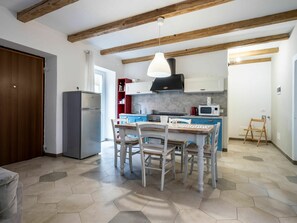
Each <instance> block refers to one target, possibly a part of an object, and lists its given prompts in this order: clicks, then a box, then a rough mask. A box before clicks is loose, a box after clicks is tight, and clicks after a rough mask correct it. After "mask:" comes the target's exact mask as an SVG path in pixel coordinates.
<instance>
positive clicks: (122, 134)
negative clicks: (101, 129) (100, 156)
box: [119, 128, 126, 175]
mask: <svg viewBox="0 0 297 223" xmlns="http://www.w3.org/2000/svg"><path fill="white" fill-rule="evenodd" d="M119 133H120V138H121V150H120V171H121V175H124V167H125V155H126V146H125V129H122V128H120V129H119Z"/></svg>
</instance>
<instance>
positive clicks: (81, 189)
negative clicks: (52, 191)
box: [72, 180, 100, 194]
mask: <svg viewBox="0 0 297 223" xmlns="http://www.w3.org/2000/svg"><path fill="white" fill-rule="evenodd" d="M99 188H100V183H99V182H97V181H94V180H92V181H91V180H88V181H83V182H80V183H79V184H76V185H74V186H72V192H73V193H74V194H91V193H93V192H95V191H96V190H98V189H99Z"/></svg>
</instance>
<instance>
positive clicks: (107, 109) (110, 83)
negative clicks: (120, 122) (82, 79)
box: [94, 66, 116, 141]
mask: <svg viewBox="0 0 297 223" xmlns="http://www.w3.org/2000/svg"><path fill="white" fill-rule="evenodd" d="M94 75H95V78H94V79H95V86H94V90H95V92H96V93H101V140H102V141H105V140H108V139H112V130H111V127H110V120H111V119H112V118H114V116H115V104H116V103H115V76H116V75H115V72H114V71H111V70H108V69H106V68H103V67H99V66H95V68H94Z"/></svg>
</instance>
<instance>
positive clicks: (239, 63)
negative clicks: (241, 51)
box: [228, 57, 271, 66]
mask: <svg viewBox="0 0 297 223" xmlns="http://www.w3.org/2000/svg"><path fill="white" fill-rule="evenodd" d="M270 61H271V57H266V58H258V59H251V60H242V61H240V62H230V63H229V64H228V65H229V66H234V65H241V64H250V63H263V62H270Z"/></svg>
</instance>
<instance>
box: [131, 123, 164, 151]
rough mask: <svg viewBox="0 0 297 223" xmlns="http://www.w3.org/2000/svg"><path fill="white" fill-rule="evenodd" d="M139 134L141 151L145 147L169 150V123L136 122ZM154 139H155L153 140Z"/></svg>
mask: <svg viewBox="0 0 297 223" xmlns="http://www.w3.org/2000/svg"><path fill="white" fill-rule="evenodd" d="M136 127H137V132H138V136H139V146H140V151H143V150H144V149H145V148H149V149H158V150H160V149H161V150H163V151H162V152H163V153H166V152H167V142H168V125H167V124H159V123H154V124H147V123H136ZM151 139H154V140H151Z"/></svg>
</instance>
